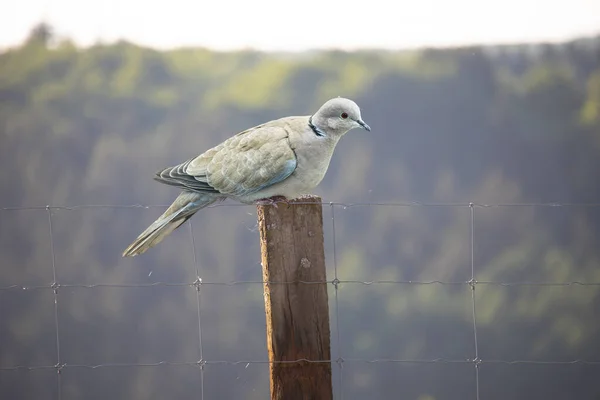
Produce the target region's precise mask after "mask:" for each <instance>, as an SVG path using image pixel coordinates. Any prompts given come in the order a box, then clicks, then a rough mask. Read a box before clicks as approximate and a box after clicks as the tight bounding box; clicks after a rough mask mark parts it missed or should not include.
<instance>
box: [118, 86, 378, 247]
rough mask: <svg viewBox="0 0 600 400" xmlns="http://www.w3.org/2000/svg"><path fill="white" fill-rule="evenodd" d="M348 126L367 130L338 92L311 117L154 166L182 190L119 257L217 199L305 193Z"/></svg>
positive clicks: (267, 125) (247, 200) (277, 123)
mask: <svg viewBox="0 0 600 400" xmlns="http://www.w3.org/2000/svg"><path fill="white" fill-rule="evenodd" d="M353 128H363V129H366V130H369V131H370V130H371V128H370V127H369V126H368V125H367V124H365V123H364V122H363V120H362V119H361V114H360V109H359V107H358V105H356V103H354V102H353V101H352V100H349V99H344V98H339V97H338V98H335V99H331V100H329V101H327V102H326V103H325V104H323V105H322V106H321V108H319V110H318V111H317V112H316V113H315V114H314V115H312V116H300V117H285V118H281V119H277V120H273V121H269V122H266V123H264V124H261V125H258V126H255V127H253V128H250V129H247V130H245V131H243V132H240V133H238V134H237V135H235V136H233V137H231V138H229V139H227V140H225V141H224V142H223V143H221V144H219V145H217V146H215V147H213V148H212V149H209V150H207V151H206V152H205V153H203V154H201V155H200V156H198V157H195V158H192V159H189V160H187V161H185V162H183V163H181V164H179V165H176V166H173V167H169V168H165V169H163V170H161V171H159V172H158V173H157V174H156V176H155V178H154V179H155V180H157V181H159V182H162V183H164V184H167V185H171V186H175V187H178V188H180V189H182V190H183V191H182V192H181V193H180V195H179V196H178V197H177V199H175V201H174V202H173V204H171V206H170V207H169V208H168V209H167V210H166V211H165V212H164V213H163V214H162V215H161V216H160V217H159V218H158V219H157V220H156V221H154V223H152V224H151V225H150V226H149V227H148V228H147V229H146V230H145V231H144V232H142V233H141V234H140V235H139V236H138V238H137V239H136V240H135V241H134V242H133V243H132V244H131V245H130V246H129V247H128V248H127V249H125V251H124V252H123V256H124V257H125V256H135V255H137V254H142V253H143V252H145V251H146V250H148V249H149V248H151V247H152V246H154V245H156V244H157V243H159V242H160V241H161V240H162V239H163V238H164V237H165V236H167V235H168V234H169V233H171V232H172V231H173V230H175V229H176V228H178V227H179V226H181V224H183V223H184V222H185V221H187V220H188V219H189V218H191V217H192V216H193V215H194V214H195V213H196V212H197V211H198V210H200V209H202V208H204V207H206V206H208V205H210V204H212V203H214V202H216V201H221V200H224V199H226V198H231V199H233V200H235V201H239V202H242V203H246V204H251V203H254V202H257V201H266V200H267V199H270V198H272V197H283V198H286V199H293V198H297V197H299V196H300V195H303V194H308V193H309V192H310V191H311V190H312V189H314V188H315V187H316V186H317V185H318V184H319V183H320V182H321V180H322V179H323V177H324V176H325V173H326V172H327V168H328V167H329V162H330V160H331V156H332V155H333V151H334V149H335V146H336V144H337V142H338V141H339V139H340V138H341V137H342V136H343V135H344V134H345V133H346V132H348V131H349V130H351V129H353Z"/></svg>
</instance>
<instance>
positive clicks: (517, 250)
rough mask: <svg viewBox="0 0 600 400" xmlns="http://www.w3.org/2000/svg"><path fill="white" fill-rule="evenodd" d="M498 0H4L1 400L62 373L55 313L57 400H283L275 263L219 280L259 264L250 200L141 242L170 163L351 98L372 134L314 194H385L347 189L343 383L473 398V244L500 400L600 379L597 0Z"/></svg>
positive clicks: (352, 146)
mask: <svg viewBox="0 0 600 400" xmlns="http://www.w3.org/2000/svg"><path fill="white" fill-rule="evenodd" d="M482 4H483V3H476V2H474V1H470V0H461V1H455V2H452V3H450V2H448V3H445V2H444V3H443V2H431V1H429V2H414V3H408V4H403V5H402V6H400V5H395V6H394V5H392V4H390V3H386V2H383V1H378V0H373V1H370V2H368V3H364V4H362V5H358V4H355V3H352V2H345V3H343V2H339V1H334V2H327V3H326V4H320V3H319V2H316V1H306V2H303V3H302V4H300V3H296V4H291V3H289V4H288V3H285V5H283V3H275V2H274V1H269V0H262V1H255V2H247V3H241V2H239V3H232V2H219V4H216V3H215V4H210V5H208V4H204V3H201V2H198V3H195V4H192V3H189V4H188V3H185V2H181V1H178V0H174V1H171V2H169V3H166V4H165V3H162V4H161V3H156V2H149V3H148V2H144V3H141V2H137V1H129V2H122V3H121V2H117V1H107V2H105V3H102V4H100V3H94V4H90V3H85V4H84V3H83V2H74V1H69V0H46V1H36V0H21V1H19V2H14V3H13V4H10V5H7V6H6V7H7V10H8V11H7V12H4V13H2V16H0V46H2V49H1V50H0V165H1V167H2V169H1V172H0V207H1V208H2V209H1V210H0V254H1V257H0V263H1V266H0V321H2V322H1V323H0V398H2V399H58V398H59V393H58V385H57V372H56V369H55V368H53V367H52V366H54V365H55V364H57V362H58V354H57V343H56V339H57V337H56V333H57V331H58V337H59V341H60V363H61V364H66V367H64V368H62V370H61V374H60V387H61V393H60V397H61V398H62V399H107V398H112V399H184V398H185V399H189V398H204V399H249V400H254V399H265V398H268V397H269V382H268V364H266V363H264V361H266V360H268V358H267V350H266V333H265V316H264V302H263V293H262V291H263V288H262V284H260V283H238V284H229V285H222V284H221V285H218V284H215V283H231V282H243V281H255V282H256V281H259V282H260V281H261V280H262V275H261V265H260V250H259V241H258V236H259V234H258V231H257V223H256V210H255V207H253V206H236V205H234V204H232V203H225V205H223V206H220V207H214V208H209V209H206V210H203V211H202V212H200V213H198V214H197V215H196V216H195V217H194V218H192V219H191V220H190V221H191V223H192V227H193V231H194V237H195V248H193V247H192V241H191V238H190V231H189V227H188V226H187V224H186V226H184V227H183V228H181V229H178V230H177V231H175V232H174V233H173V234H172V235H171V236H170V237H168V238H167V239H165V241H163V242H162V243H161V244H160V245H159V246H157V247H155V248H153V249H151V250H150V251H149V252H147V253H146V254H144V255H142V256H140V257H136V258H134V259H123V258H121V252H122V250H123V249H124V248H125V247H126V246H127V245H128V244H129V243H130V242H131V241H132V240H133V239H134V238H135V237H136V236H137V235H138V234H139V233H140V232H141V231H142V230H143V229H144V228H146V226H148V225H149V224H150V223H151V222H152V221H153V220H154V219H155V218H156V217H157V216H158V215H159V214H160V213H161V212H162V211H163V209H164V208H163V207H164V206H165V205H167V204H169V203H170V201H172V200H173V199H174V197H175V196H176V195H177V189H175V188H171V187H168V186H166V185H161V184H159V183H157V182H155V181H153V179H152V177H153V174H154V172H155V171H157V170H159V169H160V168H162V167H165V166H170V165H174V164H177V163H180V162H182V161H184V160H186V159H188V158H190V157H192V156H195V155H197V154H200V153H201V152H203V151H205V150H206V149H208V148H209V147H212V146H214V145H216V144H218V143H219V142H220V141H222V140H224V139H226V138H227V137H229V136H231V135H233V134H235V133H237V132H239V131H240V130H242V129H245V128H248V127H250V126H254V125H257V124H259V123H261V122H264V121H267V120H270V119H274V118H279V117H281V116H285V115H308V114H311V113H313V112H315V111H316V109H317V108H318V107H319V106H320V105H321V104H322V103H323V102H324V101H325V100H327V99H329V98H331V97H335V96H343V97H349V98H352V99H353V100H355V101H356V102H357V103H358V104H359V105H360V106H361V109H362V115H363V119H364V120H365V121H366V122H367V123H369V124H370V125H371V127H372V132H370V133H369V132H364V131H358V130H356V131H351V132H350V133H349V134H348V135H346V136H345V137H344V138H343V140H342V141H341V142H340V144H339V145H338V148H337V150H336V153H335V155H334V158H333V160H332V163H331V166H330V169H329V172H328V174H327V176H326V178H325V180H324V181H323V182H322V184H321V185H320V187H319V188H318V190H317V191H316V193H315V194H318V195H320V196H322V198H323V200H324V202H338V203H347V204H355V203H369V204H368V205H362V206H357V205H354V206H342V205H336V206H333V207H330V206H325V209H324V225H325V245H326V259H327V263H328V279H333V277H334V274H335V269H337V276H338V278H339V279H340V280H342V281H353V282H347V283H343V284H341V285H340V286H339V290H338V292H337V298H338V301H337V303H336V301H335V291H334V288H333V286H331V285H330V287H329V299H330V312H331V329H332V331H331V333H332V357H333V358H334V359H337V358H338V357H342V358H344V359H345V360H347V361H345V362H344V363H343V368H342V369H340V368H338V365H337V364H334V365H333V373H334V392H335V396H336V398H337V399H341V398H344V399H364V398H370V399H397V398H400V399H415V400H442V399H449V400H455V399H456V400H464V399H476V389H475V388H476V384H477V378H476V375H475V368H474V366H473V363H471V362H469V361H468V360H472V359H474V358H475V338H474V331H473V312H472V299H471V287H470V286H469V285H468V284H466V283H465V282H467V281H469V280H470V279H471V277H472V275H471V273H472V271H471V264H472V263H473V266H474V270H475V275H474V276H475V279H476V280H477V281H479V282H482V283H479V284H477V285H476V290H475V302H476V311H477V318H476V321H477V333H478V337H477V349H478V357H479V358H480V359H481V360H482V363H481V364H480V366H479V372H480V373H479V377H478V381H479V398H481V399H482V400H483V399H486V400H500V399H515V400H520V399H523V400H524V399H590V400H592V399H593V400H598V399H600V381H599V380H598V376H599V374H600V342H599V338H600V251H599V249H600V239H599V238H600V236H599V234H600V176H599V171H600V35H599V33H600V29H599V28H598V27H600V7H599V3H598V2H596V1H593V0H589V1H585V0H579V1H558V0H557V1H554V2H535V1H524V2H517V1H516V0H511V1H505V2H502V3H497V4H495V5H492V4H487V3H486V5H482ZM359 6H360V7H359ZM40 21H42V22H40ZM410 202H419V203H426V204H430V205H429V206H428V205H417V204H413V205H406V204H407V203H410ZM469 202H474V203H475V204H476V205H477V206H476V207H474V208H473V228H474V229H473V231H471V221H472V220H471V210H470V209H469V207H468V203H469ZM373 203H379V204H380V203H385V204H388V203H393V204H396V205H386V206H383V205H377V204H373ZM400 203H402V204H405V205H404V206H403V205H398V204H400ZM434 203H435V204H439V206H431V204H434ZM136 204H142V205H151V206H152V207H148V208H143V207H75V208H60V207H58V206H67V207H71V206H82V205H84V206H90V205H109V206H111V205H112V206H121V205H136ZM45 205H52V206H57V207H58V208H52V209H50V210H46V209H44V206H45ZM481 205H487V206H486V207H483V206H481ZM37 206H41V208H40V209H36V208H34V209H27V207H37ZM13 208H16V209H13ZM23 208H25V209H23ZM332 213H333V214H332ZM333 216H334V217H335V239H336V242H335V260H336V261H337V262H336V263H335V264H334V243H333V226H332V217H333ZM49 218H50V222H51V224H52V229H51V230H50V226H49ZM471 239H473V244H474V247H473V257H472V254H471ZM194 250H195V251H196V255H197V264H195V262H194ZM53 265H54V269H55V271H56V278H55V277H54V273H53ZM196 267H197V268H198V269H199V275H200V277H201V278H202V279H203V281H204V282H206V283H207V284H205V285H203V286H202V287H201V292H200V299H201V301H200V315H201V331H202V358H203V359H204V360H206V362H207V364H206V365H205V366H204V370H203V372H202V376H201V372H200V368H199V367H198V366H196V365H192V364H193V363H194V362H196V361H197V360H199V359H200V358H201V356H200V349H199V343H198V305H197V294H196V290H195V289H194V288H193V287H191V286H189V285H186V284H190V283H192V282H193V281H194V280H195V279H196V276H197V274H196ZM55 279H56V282H57V283H58V284H60V285H62V286H60V287H58V290H57V296H56V298H57V299H58V307H57V309H58V313H57V314H56V315H55V305H54V300H55V295H54V293H53V290H52V288H51V284H52V283H53V282H54V281H55ZM382 280H386V281H408V280H412V281H419V282H422V283H421V284H397V283H396V284H392V283H373V284H371V285H367V284H364V283H361V282H370V281H382ZM430 281H439V282H436V283H431V284H427V282H430ZM157 282H159V284H158V285H156V286H149V287H148V286H142V285H150V284H154V283H157ZM160 282H162V283H176V284H180V285H174V286H171V285H165V284H160ZM208 283H213V284H208ZM454 283H456V284H454ZM105 284H107V285H108V286H103V285H105ZM118 285H122V287H119V286H118ZM336 305H337V306H336ZM338 338H339V340H338ZM383 359H391V360H396V361H400V360H404V361H406V360H420V361H426V362H420V363H410V362H384V361H383ZM438 359H441V360H438ZM353 360H354V361H353ZM360 360H362V361H360ZM435 360H438V361H435ZM161 361H166V362H168V363H167V364H161V365H157V366H146V367H143V366H121V367H117V366H111V365H112V364H155V363H159V362H161ZM250 361H261V362H250ZM366 361H375V362H366ZM449 361H461V362H456V363H455V362H449ZM573 361H577V362H573ZM92 366H100V367H98V368H90V367H92ZM17 367H25V368H17ZM34 367H48V368H39V369H38V368H34ZM201 378H202V379H201Z"/></svg>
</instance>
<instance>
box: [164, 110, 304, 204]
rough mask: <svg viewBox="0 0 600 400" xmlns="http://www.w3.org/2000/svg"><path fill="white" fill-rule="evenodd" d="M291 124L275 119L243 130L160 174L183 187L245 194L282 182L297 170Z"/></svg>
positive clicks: (231, 194) (166, 180)
mask: <svg viewBox="0 0 600 400" xmlns="http://www.w3.org/2000/svg"><path fill="white" fill-rule="evenodd" d="M296 165H297V160H296V154H295V153H294V150H293V149H292V148H291V147H290V142H289V126H288V125H287V124H285V123H284V122H283V121H281V120H278V121H273V123H267V124H263V125H259V126H257V127H254V128H251V129H248V130H246V131H244V132H241V133H239V134H237V135H235V136H233V137H231V138H229V139H227V140H226V141H224V142H223V143H221V144H220V145H218V146H216V147H214V148H212V149H210V150H208V151H206V152H205V153H204V154H202V155H200V156H198V157H196V158H193V159H190V160H188V161H186V162H184V163H181V164H179V165H176V166H174V167H170V168H165V169H164V170H162V171H160V172H158V173H157V175H156V177H155V179H156V180H158V181H159V182H162V183H166V184H168V185H174V186H178V187H181V188H183V189H187V190H191V191H196V192H203V193H221V194H225V195H230V196H245V195H249V194H252V193H255V192H258V191H260V190H262V189H264V188H267V187H269V186H271V185H274V184H276V183H278V182H281V181H283V180H284V179H286V178H287V177H288V176H290V175H291V174H292V172H294V170H295V169H296Z"/></svg>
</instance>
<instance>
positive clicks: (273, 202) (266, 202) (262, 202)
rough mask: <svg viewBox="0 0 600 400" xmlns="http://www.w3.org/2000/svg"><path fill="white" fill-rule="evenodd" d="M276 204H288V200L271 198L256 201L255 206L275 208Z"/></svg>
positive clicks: (276, 197) (281, 197)
mask: <svg viewBox="0 0 600 400" xmlns="http://www.w3.org/2000/svg"><path fill="white" fill-rule="evenodd" d="M277 203H284V204H288V199H287V198H286V197H285V196H273V197H268V198H266V199H259V200H256V204H257V205H260V206H273V207H275V208H277Z"/></svg>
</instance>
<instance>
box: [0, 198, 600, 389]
mask: <svg viewBox="0 0 600 400" xmlns="http://www.w3.org/2000/svg"><path fill="white" fill-rule="evenodd" d="M294 203H295V204H320V205H327V204H328V205H329V206H330V209H331V228H332V240H333V249H332V250H333V267H334V270H333V273H334V278H333V279H331V280H322V281H302V280H295V281H263V280H233V281H228V282H219V281H204V280H203V279H202V278H201V275H202V274H201V271H200V268H199V264H198V259H197V254H196V246H195V239H194V232H193V225H192V221H188V225H189V234H190V243H191V246H192V254H193V262H194V273H195V276H196V277H195V279H194V281H192V282H162V281H159V282H150V283H140V282H138V283H135V282H134V283H112V282H104V283H59V278H58V277H57V273H56V257H55V249H54V235H53V227H52V224H53V219H52V211H55V210H65V211H75V210H89V209H150V208H166V207H168V206H169V205H168V204H164V205H142V204H129V205H111V204H87V205H72V206H64V205H57V206H52V205H45V206H21V207H0V211H6V212H10V211H33V210H45V211H46V212H47V215H48V230H49V240H50V250H51V260H52V262H51V265H52V279H53V281H52V282H50V283H47V284H38V285H27V284H12V285H7V286H0V291H33V290H52V291H53V296H54V328H55V335H56V340H55V347H56V364H54V365H37V366H36V365H15V366H1V367H0V371H35V370H48V369H54V370H56V372H57V383H56V384H57V393H58V399H59V400H61V399H62V382H61V371H63V370H65V369H78V368H79V369H101V368H113V367H114V368H126V367H164V366H193V367H199V370H200V372H199V373H200V391H199V392H198V396H199V398H200V399H201V400H203V399H204V367H205V366H206V365H223V364H225V365H233V366H235V365H246V367H248V366H249V365H251V364H279V363H281V364H290V363H328V364H336V365H337V366H338V367H339V368H338V386H339V393H338V395H339V397H340V400H342V399H343V398H342V396H343V392H344V391H343V390H342V388H343V383H344V373H343V371H344V369H343V365H344V364H345V363H367V364H377V363H397V364H472V365H473V366H474V369H475V398H476V399H477V400H479V399H480V392H479V369H480V366H481V365H485V364H504V365H516V364H526V365H563V366H567V365H577V364H581V365H600V360H585V359H574V360H562V361H561V360H525V359H524V360H499V359H485V358H481V357H480V355H479V344H478V337H477V313H476V301H475V298H476V296H475V290H476V287H477V286H478V285H489V286H502V287H520V286H534V287H535V286H537V287H568V286H592V287H596V286H600V282H584V281H580V280H572V281H565V282H548V281H518V282H502V281H489V280H481V281H479V280H477V279H476V265H475V250H474V249H475V233H474V232H475V209H476V208H501V207H600V203H495V204H490V203H473V202H464V203H462V202H457V203H443V202H441V203H426V202H416V201H410V202H360V203H342V202H329V203H322V202H315V201H302V200H299V201H294ZM249 206H252V205H249V204H240V203H218V204H214V205H211V206H209V207H210V208H216V207H249ZM368 206H378V207H454V208H468V209H469V210H470V212H469V227H470V233H469V241H470V244H469V245H470V269H471V274H470V275H471V276H470V279H468V280H461V281H443V280H357V279H339V276H338V265H337V245H336V224H335V219H336V217H335V209H336V208H338V207H341V208H342V209H346V208H350V207H368ZM246 284H260V285H265V284H269V285H273V284H284V285H287V284H306V285H314V284H331V285H333V287H334V296H335V298H334V303H335V321H334V322H333V323H334V324H335V326H336V339H337V358H336V359H330V360H308V359H298V360H288V361H269V360H235V361H227V360H205V359H204V358H203V357H204V351H203V340H202V314H201V292H202V287H203V286H205V285H209V286H210V285H215V286H236V285H246ZM344 284H351V285H352V284H355V285H366V286H372V285H440V286H460V285H464V286H468V287H470V289H471V306H472V321H473V344H474V347H473V352H474V353H473V357H472V358H465V359H444V358H434V359H390V358H373V359H366V358H345V357H343V354H342V351H341V347H342V346H341V339H342V337H341V336H342V335H341V330H340V316H339V300H338V292H339V288H340V286H341V285H344ZM157 287H174V288H181V287H191V288H194V289H195V291H196V299H197V301H196V302H197V318H198V360H194V361H166V360H163V361H157V362H147V363H101V364H70V363H66V362H63V360H62V358H61V346H60V343H61V342H60V334H59V332H60V331H59V318H58V314H59V306H58V304H59V303H58V299H59V289H61V288H80V289H102V288H149V289H151V288H157Z"/></svg>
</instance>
